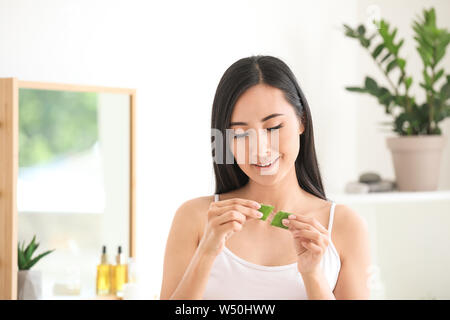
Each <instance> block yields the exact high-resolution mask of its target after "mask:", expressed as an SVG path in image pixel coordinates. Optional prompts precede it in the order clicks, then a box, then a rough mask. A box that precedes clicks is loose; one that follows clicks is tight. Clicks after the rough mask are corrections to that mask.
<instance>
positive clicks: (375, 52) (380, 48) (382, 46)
mask: <svg viewBox="0 0 450 320" xmlns="http://www.w3.org/2000/svg"><path fill="white" fill-rule="evenodd" d="M383 49H384V44H383V43H380V44H379V45H378V46H377V47H376V48H375V50H373V52H372V57H373V58H374V59H376V58H377V57H378V56H379V55H380V53H381V51H383Z"/></svg>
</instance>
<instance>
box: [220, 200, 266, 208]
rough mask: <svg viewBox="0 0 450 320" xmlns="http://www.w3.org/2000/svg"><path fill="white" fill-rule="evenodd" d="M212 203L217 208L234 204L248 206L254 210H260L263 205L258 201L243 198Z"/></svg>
mask: <svg viewBox="0 0 450 320" xmlns="http://www.w3.org/2000/svg"><path fill="white" fill-rule="evenodd" d="M212 203H214V204H215V205H216V206H217V207H226V206H230V205H234V204H240V205H242V206H247V207H249V208H252V209H259V208H260V207H261V205H260V204H259V203H258V202H256V201H253V200H249V199H241V198H232V199H226V200H221V201H216V202H212Z"/></svg>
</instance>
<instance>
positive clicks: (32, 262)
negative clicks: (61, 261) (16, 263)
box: [26, 249, 55, 269]
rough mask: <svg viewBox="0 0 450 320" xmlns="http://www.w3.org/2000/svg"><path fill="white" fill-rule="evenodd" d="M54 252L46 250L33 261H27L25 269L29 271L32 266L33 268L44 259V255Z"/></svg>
mask: <svg viewBox="0 0 450 320" xmlns="http://www.w3.org/2000/svg"><path fill="white" fill-rule="evenodd" d="M53 251H55V249H53V250H48V251H45V252H44V253H41V254H40V255H38V256H37V257H35V258H34V259H33V260H31V261H29V262H28V263H27V264H26V269H30V268H31V267H32V266H34V265H35V264H36V263H37V262H38V261H39V260H40V259H41V258H43V257H45V256H46V255H48V254H49V253H51V252H53Z"/></svg>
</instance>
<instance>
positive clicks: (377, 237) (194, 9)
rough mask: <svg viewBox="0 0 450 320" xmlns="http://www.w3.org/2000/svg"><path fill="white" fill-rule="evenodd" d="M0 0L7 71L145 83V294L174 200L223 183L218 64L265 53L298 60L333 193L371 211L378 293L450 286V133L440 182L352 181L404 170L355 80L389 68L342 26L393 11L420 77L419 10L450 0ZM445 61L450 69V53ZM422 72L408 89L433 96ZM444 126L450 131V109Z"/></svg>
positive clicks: (140, 144)
mask: <svg viewBox="0 0 450 320" xmlns="http://www.w3.org/2000/svg"><path fill="white" fill-rule="evenodd" d="M0 7H1V10H0V39H2V43H3V45H2V50H0V77H17V78H19V79H21V80H29V81H45V82H60V83H73V84H86V85H101V86H110V87H125V88H135V89H136V90H137V102H136V108H137V109H136V188H137V189H136V201H137V203H136V205H137V207H136V210H137V211H136V262H137V266H138V279H139V283H140V284H141V285H143V286H144V287H145V290H144V291H143V295H144V297H145V298H149V299H153V298H155V296H157V295H159V291H160V286H161V279H162V271H163V258H164V249H165V244H166V239H167V235H168V231H169V228H170V225H171V222H172V218H173V215H174V213H175V211H176V209H177V208H178V207H179V206H180V205H181V204H182V203H183V202H184V201H186V200H188V199H191V198H195V197H200V196H206V195H212V194H213V193H214V176H213V169H212V168H213V167H212V158H211V152H210V148H211V146H210V125H211V124H210V119H211V108H212V101H213V97H214V94H215V89H216V87H217V84H218V82H219V80H220V77H221V76H222V74H223V73H224V71H225V70H226V69H227V68H228V66H229V65H231V64H232V63H233V62H235V61H236V60H238V59H240V58H242V57H246V56H249V55H254V54H267V55H273V56H276V57H278V58H281V59H282V60H284V61H285V62H286V63H287V64H288V65H289V66H290V67H291V69H292V70H293V72H294V73H295V75H296V77H297V79H298V81H299V84H300V86H301V87H302V89H303V91H304V93H305V95H306V97H307V99H308V102H309V105H310V108H311V112H312V118H313V124H314V136H315V145H316V151H317V154H318V160H319V165H320V169H321V173H322V177H323V180H324V181H323V182H324V185H325V191H326V193H327V196H328V197H330V198H332V199H334V200H335V201H337V202H338V203H344V204H346V205H348V206H351V207H352V208H354V209H355V210H356V212H358V213H359V214H361V215H362V216H363V217H364V218H365V219H366V220H367V222H368V223H369V228H370V232H371V234H370V236H371V245H372V255H373V257H372V259H373V276H372V277H371V282H372V298H374V299H378V298H381V299H448V298H450V289H449V288H450V275H448V272H447V271H448V270H449V269H450V250H449V248H450V234H449V232H448V230H450V229H449V227H450V217H449V214H450V191H449V190H450V142H447V145H446V146H445V149H444V151H443V155H442V167H441V174H440V176H439V185H438V190H437V191H436V192H432V193H428V192H422V193H417V194H412V193H406V194H401V195H398V194H389V193H384V194H379V195H377V196H375V197H368V196H367V195H354V194H352V195H349V194H346V193H345V186H346V185H347V183H348V182H350V181H357V180H358V178H359V176H360V175H361V174H362V173H364V172H367V171H372V172H377V173H378V174H379V175H380V176H382V177H383V178H387V179H394V176H395V174H394V167H393V165H392V159H391V153H390V151H389V150H388V148H387V146H386V137H388V136H393V133H392V132H390V131H389V130H388V128H387V127H386V126H381V125H380V124H379V123H380V122H383V121H389V120H391V117H389V116H387V115H386V114H385V113H384V109H383V108H382V107H380V105H379V104H378V102H377V100H376V99H374V98H373V97H370V96H368V95H360V94H355V93H351V92H348V91H346V90H345V87H346V86H354V85H360V84H362V83H363V80H364V77H365V76H366V75H370V76H372V77H373V78H374V79H376V80H377V81H379V82H380V83H384V81H385V80H384V78H383V75H382V74H381V73H380V71H379V70H378V69H377V67H376V65H375V64H374V63H373V61H372V58H371V57H370V55H369V54H367V52H365V51H364V50H363V48H361V46H360V45H359V44H358V43H357V41H353V40H352V39H349V38H347V37H346V36H345V35H344V30H343V24H344V23H345V24H348V25H350V26H352V27H356V26H357V25H359V24H361V23H365V22H367V21H371V19H373V18H377V17H378V16H379V17H381V18H384V19H386V20H387V21H389V22H390V23H391V25H394V26H396V27H398V34H397V35H398V36H399V37H400V38H404V39H405V43H404V44H403V47H402V49H401V52H402V55H403V56H404V57H405V58H406V59H407V61H408V63H407V65H406V69H407V71H408V73H410V74H413V75H416V78H417V79H419V78H420V76H421V72H422V62H421V60H420V56H419V55H418V54H417V52H416V50H415V45H416V44H415V42H414V41H413V35H414V31H413V29H412V27H411V25H412V21H413V19H415V18H416V17H417V16H418V15H421V13H422V10H423V9H425V8H426V9H428V8H430V7H434V8H435V10H436V15H437V23H438V26H439V27H441V28H447V29H450V1H446V0H434V1H431V0H430V1H426V0H397V1H392V0H389V1H388V0H373V1H366V0H359V1H356V0H342V1H332V0H329V1H325V0H321V1H287V0H280V1H234V0H231V1H226V2H224V1H222V2H219V1H164V2H149V1H136V0H128V1H121V2H117V1H116V2H111V1H99V0H94V1H93V0H90V1H85V0H83V1H76V2H75V1H56V0H53V1H50V0H41V1H32V0H28V1H25V0H15V1H6V0H0ZM442 66H443V67H444V68H446V71H447V72H448V70H449V69H450V55H449V54H447V55H446V56H445V57H444V59H443V61H442ZM418 82H419V81H416V82H415V83H413V84H412V88H411V90H412V91H417V94H416V96H417V97H418V98H420V99H423V98H424V97H423V96H421V94H422V93H423V92H422V91H423V90H420V87H419V85H418ZM86 99H89V97H87V98H86ZM86 112H87V113H86V119H89V108H88V107H87V109H86ZM83 121H84V120H83ZM86 121H89V120H86ZM441 128H442V131H443V134H444V135H446V136H448V135H449V134H450V120H449V119H446V120H445V121H443V122H442V124H441ZM180 138H181V139H180ZM94 140H95V134H94V136H93V140H92V141H94ZM30 143H31V142H30ZM30 145H31V144H30ZM91 151H92V152H93V153H92V154H95V144H93V145H92V150H91ZM27 161H37V160H36V159H34V158H33V156H32V155H30V157H29V158H27ZM92 178H95V177H92ZM98 200H101V199H100V198H98ZM100 202H101V201H100ZM96 205H98V206H100V207H101V203H100V204H96ZM43 210H49V208H43ZM80 210H81V209H80ZM86 210H88V211H89V210H91V211H95V209H93V208H88V209H86ZM98 256H99V255H98Z"/></svg>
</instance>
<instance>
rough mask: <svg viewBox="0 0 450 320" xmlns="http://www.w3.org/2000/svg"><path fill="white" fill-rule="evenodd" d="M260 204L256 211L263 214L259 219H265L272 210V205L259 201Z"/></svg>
mask: <svg viewBox="0 0 450 320" xmlns="http://www.w3.org/2000/svg"><path fill="white" fill-rule="evenodd" d="M260 205H261V208H259V209H258V211H260V212H261V213H262V214H263V215H262V217H261V218H260V219H261V220H266V219H267V217H268V216H269V214H270V213H271V212H272V210H273V208H274V207H273V206H271V205H267V204H262V203H260Z"/></svg>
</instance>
